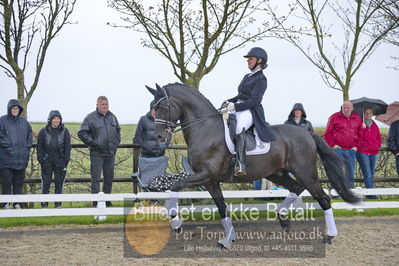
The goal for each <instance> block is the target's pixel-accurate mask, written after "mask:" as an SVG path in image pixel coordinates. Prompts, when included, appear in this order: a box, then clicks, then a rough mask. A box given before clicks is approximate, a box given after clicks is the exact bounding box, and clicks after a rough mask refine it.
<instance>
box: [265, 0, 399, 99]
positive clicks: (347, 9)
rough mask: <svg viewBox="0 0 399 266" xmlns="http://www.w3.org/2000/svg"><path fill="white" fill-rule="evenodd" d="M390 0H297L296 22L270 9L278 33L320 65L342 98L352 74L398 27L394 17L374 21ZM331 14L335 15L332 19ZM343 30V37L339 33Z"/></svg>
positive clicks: (329, 82) (321, 70) (330, 84)
mask: <svg viewBox="0 0 399 266" xmlns="http://www.w3.org/2000/svg"><path fill="white" fill-rule="evenodd" d="M389 3H392V0H365V1H363V0H356V1H353V0H346V1H341V0H335V1H331V0H329V1H328V0H320V1H317V0H314V1H313V0H297V1H295V3H294V5H295V11H294V12H293V16H292V17H296V18H297V21H295V22H294V23H295V24H293V23H292V21H290V22H288V21H285V22H284V21H281V20H280V19H279V18H278V17H277V15H276V12H274V13H273V16H274V20H276V21H279V22H280V29H281V31H279V32H278V34H277V36H278V37H280V38H283V39H284V40H287V41H289V42H290V43H291V44H293V45H294V46H295V47H297V48H298V49H299V50H300V51H301V52H302V54H304V55H305V56H306V58H307V59H308V60H309V61H310V62H311V63H312V64H313V65H315V66H316V67H317V68H318V69H319V71H320V74H321V77H322V78H323V81H324V82H325V83H326V84H327V86H329V87H331V88H333V89H336V90H339V91H342V96H343V99H344V100H348V99H349V90H350V88H351V85H352V82H353V78H354V76H355V74H356V73H357V72H358V70H359V69H360V67H361V66H362V65H363V63H364V62H365V61H366V60H367V59H368V58H369V57H370V56H371V55H372V54H373V52H374V51H375V50H376V48H377V47H378V45H379V44H380V43H381V42H382V41H383V39H384V38H385V37H386V36H387V35H388V34H389V33H390V32H391V31H392V30H394V29H395V28H397V27H398V21H397V19H396V20H393V21H391V23H383V24H380V25H379V27H376V24H375V23H374V22H375V21H376V20H377V18H378V16H380V15H381V14H380V11H382V10H383V7H386V6H387V4H389ZM329 16H330V17H329ZM332 16H334V17H335V18H336V19H335V21H333V22H331V19H329V18H331V17H332ZM326 21H330V22H329V23H326ZM342 30H343V37H339V32H340V31H342ZM340 39H342V40H343V41H342V44H341V45H338V44H337V43H336V41H337V40H340Z"/></svg>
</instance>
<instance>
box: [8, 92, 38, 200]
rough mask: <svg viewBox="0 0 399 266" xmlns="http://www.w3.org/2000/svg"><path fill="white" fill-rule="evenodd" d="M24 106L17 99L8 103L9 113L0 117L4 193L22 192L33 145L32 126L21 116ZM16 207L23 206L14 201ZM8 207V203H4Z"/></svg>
mask: <svg viewBox="0 0 399 266" xmlns="http://www.w3.org/2000/svg"><path fill="white" fill-rule="evenodd" d="M23 110H24V108H23V107H22V105H21V104H20V103H19V101H18V100H16V99H11V100H10V101H9V102H8V105H7V114H6V115H3V116H2V117H0V179H1V182H2V194H3V195H7V194H11V192H12V193H13V194H15V195H16V194H21V193H22V187H23V183H24V179H25V169H26V167H27V166H28V161H29V155H30V149H31V147H32V127H31V126H30V124H29V123H28V121H27V120H26V119H25V118H23V117H21V113H22V112H23ZM13 206H14V208H21V204H20V203H14V204H13ZM2 207H3V208H8V207H9V205H8V203H3V204H2Z"/></svg>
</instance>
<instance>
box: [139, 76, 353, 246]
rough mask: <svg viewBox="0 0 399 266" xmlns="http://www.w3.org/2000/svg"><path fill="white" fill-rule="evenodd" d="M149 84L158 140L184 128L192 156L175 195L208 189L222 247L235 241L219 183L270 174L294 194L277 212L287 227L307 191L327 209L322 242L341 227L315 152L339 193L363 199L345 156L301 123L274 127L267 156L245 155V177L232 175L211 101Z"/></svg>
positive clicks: (183, 88)
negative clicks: (219, 224) (350, 178)
mask: <svg viewBox="0 0 399 266" xmlns="http://www.w3.org/2000/svg"><path fill="white" fill-rule="evenodd" d="M146 87H147V89H148V90H149V91H150V92H151V93H152V94H153V95H154V101H155V105H154V108H155V110H156V118H155V123H156V137H157V139H158V140H159V141H160V142H169V141H170V139H171V135H172V133H174V132H176V131H177V130H176V128H177V127H178V126H180V129H179V130H182V131H183V135H184V139H185V141H186V144H187V146H188V160H189V162H190V166H191V168H192V170H193V171H194V174H192V175H190V176H189V177H187V178H185V179H183V180H180V181H178V182H176V183H174V185H173V186H172V188H171V190H172V192H173V193H177V192H178V191H180V190H181V189H183V188H188V187H197V186H203V187H205V188H206V189H207V191H208V192H209V193H210V195H211V196H212V199H213V200H214V202H215V204H216V206H217V208H218V211H219V213H220V216H221V219H222V221H221V222H222V225H223V227H224V232H225V238H223V239H222V240H220V241H219V242H218V243H217V244H216V245H217V246H218V247H220V248H227V249H228V248H230V246H231V244H232V243H233V242H234V241H235V240H236V235H235V231H234V227H233V224H232V222H231V219H230V218H229V217H228V215H227V212H226V204H225V201H224V198H223V194H222V190H221V188H220V183H221V182H226V181H229V182H241V183H243V182H251V181H254V180H257V179H260V178H266V179H268V180H270V181H271V182H273V183H275V184H277V185H279V186H283V187H284V188H286V189H287V190H288V191H289V192H290V193H289V194H288V196H287V197H286V198H285V200H284V201H283V202H282V204H281V205H280V207H279V209H278V212H277V217H278V218H279V221H280V225H281V226H282V228H283V229H284V230H288V229H289V226H290V221H289V219H288V217H287V212H288V211H287V209H288V207H289V206H290V205H291V203H292V202H293V201H294V200H295V199H296V198H297V197H298V196H299V195H300V194H301V193H302V192H303V191H304V190H305V189H307V190H308V191H309V193H310V194H311V195H312V197H313V198H314V199H315V200H316V201H317V202H318V203H319V204H320V206H321V208H322V209H323V210H324V216H325V219H326V226H327V230H326V231H327V232H326V234H325V236H324V239H323V242H324V243H329V244H331V240H332V239H333V238H334V237H335V236H336V235H337V234H338V231H337V228H336V225H335V221H334V216H333V212H332V209H331V202H330V197H329V196H328V195H327V194H326V193H325V192H324V191H323V189H322V187H321V185H320V183H319V182H318V174H317V168H316V162H317V154H319V156H320V158H321V161H322V163H323V165H324V168H325V170H326V174H327V176H328V179H329V181H330V182H331V184H332V186H333V188H334V189H335V190H336V191H337V192H338V194H339V195H340V196H341V197H342V198H343V199H344V200H345V201H346V202H349V203H356V202H358V201H359V200H360V199H359V198H358V197H357V196H356V195H355V194H353V192H352V191H351V190H350V188H349V186H348V182H346V178H347V176H348V175H347V170H346V168H345V164H344V162H343V160H342V159H341V158H340V157H339V156H338V155H337V154H336V153H335V152H334V151H333V150H332V149H331V148H330V147H329V146H328V145H327V144H326V143H325V142H324V140H323V139H322V138H321V137H319V136H317V135H316V134H313V133H309V132H308V131H306V130H305V129H303V128H301V127H297V126H292V125H273V126H271V130H272V132H273V134H274V135H275V136H276V140H275V141H273V142H272V143H271V147H270V150H269V151H268V152H267V153H266V154H262V155H252V156H247V162H246V164H247V174H246V176H239V177H235V176H233V175H232V173H233V165H234V164H232V160H233V156H232V154H230V152H229V151H228V148H227V146H226V143H225V139H224V137H225V136H224V124H223V119H222V116H221V115H220V112H219V111H218V110H216V108H215V107H214V106H213V105H212V103H211V102H210V101H209V100H208V99H206V98H205V97H204V96H203V95H202V94H201V93H200V92H199V91H197V90H194V89H193V88H191V87H190V86H188V85H186V84H182V83H170V84H167V85H165V86H162V87H161V86H159V85H158V84H156V89H153V88H151V87H148V86H146ZM178 121H180V123H178Z"/></svg>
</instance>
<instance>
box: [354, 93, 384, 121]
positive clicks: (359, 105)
mask: <svg viewBox="0 0 399 266" xmlns="http://www.w3.org/2000/svg"><path fill="white" fill-rule="evenodd" d="M351 102H352V104H353V111H354V112H355V113H357V114H359V115H360V116H361V117H363V112H364V109H365V108H368V107H370V108H371V109H373V114H374V115H380V114H385V113H386V112H387V107H388V104H387V103H386V102H384V101H383V100H380V99H371V98H367V97H362V98H359V99H354V100H351Z"/></svg>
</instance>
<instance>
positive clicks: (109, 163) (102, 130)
mask: <svg viewBox="0 0 399 266" xmlns="http://www.w3.org/2000/svg"><path fill="white" fill-rule="evenodd" d="M120 131H121V128H120V127H119V123H118V119H117V118H116V116H115V115H114V114H113V113H111V111H109V105H108V99H107V97H105V96H100V97H98V98H97V108H96V110H95V111H94V112H92V113H90V114H88V115H87V116H86V118H85V119H84V121H83V123H82V125H81V126H80V130H79V132H78V136H79V138H80V139H81V140H82V141H83V142H84V143H85V144H87V145H88V146H89V150H90V163H91V165H90V174H91V193H98V192H100V179H101V171H102V172H103V176H104V182H103V192H104V193H111V192H112V181H113V179H114V168H115V153H116V150H117V148H118V145H119V143H120V141H121V133H120ZM93 206H94V207H96V206H97V202H93ZM106 206H108V207H110V206H112V204H111V202H110V201H107V202H106Z"/></svg>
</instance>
